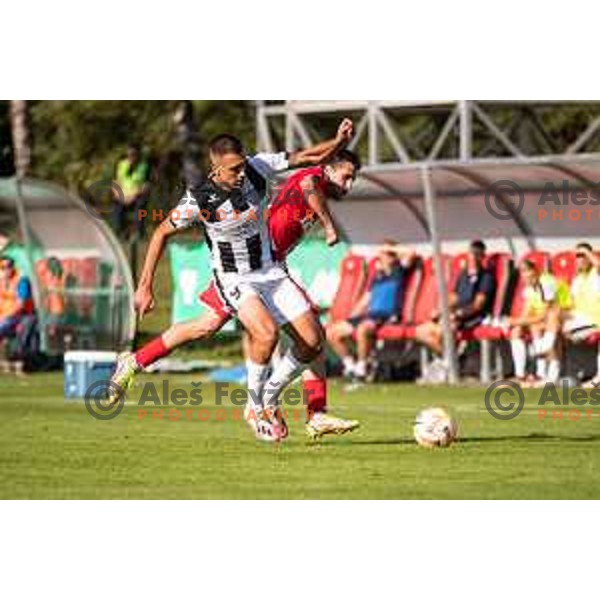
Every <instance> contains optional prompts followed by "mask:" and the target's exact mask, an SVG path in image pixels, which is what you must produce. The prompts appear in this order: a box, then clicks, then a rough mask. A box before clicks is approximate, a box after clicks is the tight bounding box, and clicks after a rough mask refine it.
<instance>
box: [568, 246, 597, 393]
mask: <svg viewBox="0 0 600 600" xmlns="http://www.w3.org/2000/svg"><path fill="white" fill-rule="evenodd" d="M575 257H576V263H575V265H576V270H577V274H576V275H575V278H574V279H573V282H572V283H571V303H570V306H569V309H568V310H565V311H564V313H563V333H564V335H565V337H566V338H567V339H568V340H570V341H572V342H580V341H583V340H584V339H585V338H586V337H587V336H589V335H590V334H591V333H593V332H594V331H597V330H598V329H600V264H599V262H598V259H597V258H596V256H595V255H594V252H593V250H592V247H591V246H590V245H589V244H587V243H585V242H583V243H580V244H577V246H576V248H575ZM598 350H599V352H598V357H597V359H596V363H597V367H596V375H595V376H594V377H593V378H592V379H591V380H590V381H589V382H587V383H586V384H585V385H584V387H592V386H598V385H600V347H599V348H598Z"/></svg>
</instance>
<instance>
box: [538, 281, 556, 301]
mask: <svg viewBox="0 0 600 600" xmlns="http://www.w3.org/2000/svg"><path fill="white" fill-rule="evenodd" d="M540 285H541V287H542V294H543V295H544V302H554V301H555V300H556V292H557V289H556V283H555V282H554V281H553V280H552V279H550V278H548V279H545V280H544V281H540Z"/></svg>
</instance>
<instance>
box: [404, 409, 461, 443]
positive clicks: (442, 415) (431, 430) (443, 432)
mask: <svg viewBox="0 0 600 600" xmlns="http://www.w3.org/2000/svg"><path fill="white" fill-rule="evenodd" d="M413 432H414V436H415V440H416V441H417V444H419V446H425V447H426V448H433V447H435V446H441V447H444V448H445V447H446V446H449V445H450V444H451V443H452V442H453V441H455V440H456V438H457V437H458V424H457V422H456V421H455V420H454V419H453V418H452V417H451V416H450V415H449V414H448V412H447V411H446V410H444V409H443V408H425V409H424V410H422V411H421V412H420V413H419V414H418V415H417V418H416V419H415V426H414V429H413Z"/></svg>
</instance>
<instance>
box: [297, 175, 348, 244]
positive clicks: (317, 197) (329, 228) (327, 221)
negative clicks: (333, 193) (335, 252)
mask: <svg viewBox="0 0 600 600" xmlns="http://www.w3.org/2000/svg"><path fill="white" fill-rule="evenodd" d="M300 187H301V188H302V193H303V195H304V197H305V198H306V202H307V204H308V206H309V208H310V209H311V210H312V211H313V213H314V214H315V215H316V217H317V219H318V220H319V222H320V223H321V226H322V227H323V230H324V231H325V241H326V242H327V245H328V246H333V245H334V244H337V243H338V242H339V241H340V236H339V233H338V230H337V227H336V225H335V221H334V220H333V217H332V215H331V212H330V211H329V206H328V204H327V198H326V197H325V196H324V194H323V193H322V192H321V191H320V190H319V188H318V186H317V185H316V182H315V179H314V178H313V177H311V176H307V177H305V178H304V179H303V180H302V181H301V182H300Z"/></svg>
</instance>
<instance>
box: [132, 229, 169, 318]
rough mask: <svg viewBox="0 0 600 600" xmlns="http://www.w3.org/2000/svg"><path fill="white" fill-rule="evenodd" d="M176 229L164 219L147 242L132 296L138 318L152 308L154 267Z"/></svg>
mask: <svg viewBox="0 0 600 600" xmlns="http://www.w3.org/2000/svg"><path fill="white" fill-rule="evenodd" d="M176 231H177V229H175V227H173V225H172V224H171V221H170V220H169V219H165V220H164V221H163V222H162V223H161V224H160V225H159V226H158V227H157V228H156V230H155V231H154V234H153V235H152V238H151V240H150V244H148V251H147V253H146V259H145V261H144V268H143V269H142V275H141V277H140V281H139V283H138V287H137V290H136V292H135V298H134V303H135V308H136V310H137V312H138V314H139V315H140V318H141V317H143V316H144V315H145V314H146V313H148V312H150V311H151V310H152V309H153V308H154V294H153V291H152V288H153V284H154V275H155V273H156V267H157V265H158V261H159V260H160V257H161V256H162V253H163V250H164V249H165V246H166V243H167V239H168V238H169V237H170V236H171V235H173V234H174V233H175V232H176Z"/></svg>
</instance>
